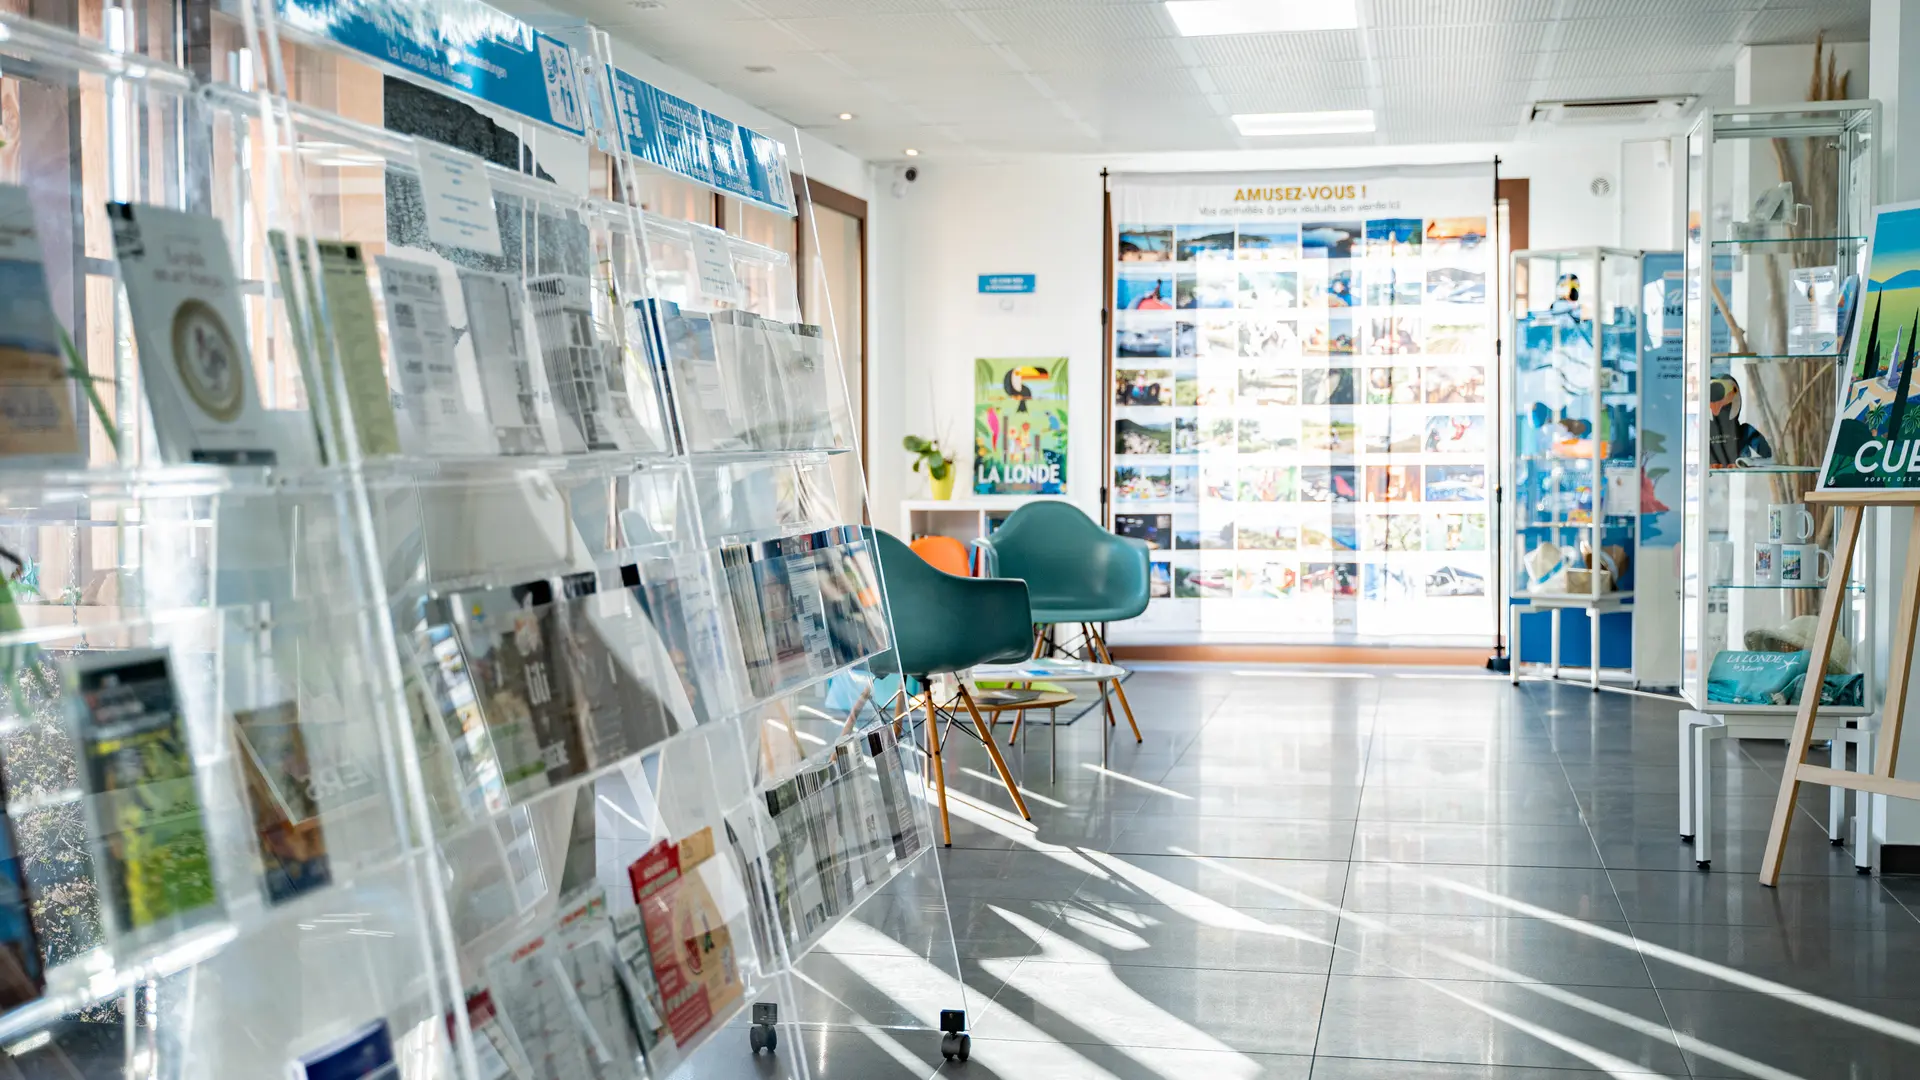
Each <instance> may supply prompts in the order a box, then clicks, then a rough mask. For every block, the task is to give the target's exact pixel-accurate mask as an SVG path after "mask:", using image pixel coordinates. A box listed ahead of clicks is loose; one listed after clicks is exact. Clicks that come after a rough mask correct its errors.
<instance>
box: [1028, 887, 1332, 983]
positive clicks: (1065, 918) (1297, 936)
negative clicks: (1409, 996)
mask: <svg viewBox="0 0 1920 1080" xmlns="http://www.w3.org/2000/svg"><path fill="white" fill-rule="evenodd" d="M1339 921H1340V919H1339V916H1337V915H1335V914H1332V913H1330V912H1320V911H1302V910H1298V909H1279V908H1232V907H1228V906H1227V905H1225V904H1218V903H1190V904H1181V905H1168V904H1121V903H1112V902H1108V901H1102V900H1092V899H1081V900H1076V901H1074V902H1072V903H1070V904H1066V905H1062V906H1061V907H1060V910H1059V917H1058V918H1057V919H1055V920H1054V921H1053V922H1052V923H1050V924H1049V925H1048V933H1049V939H1050V940H1049V941H1047V942H1043V943H1042V949H1041V952H1042V953H1044V954H1046V956H1047V957H1048V958H1056V959H1057V958H1061V956H1062V955H1063V954H1064V953H1065V952H1066V950H1069V949H1076V950H1082V951H1084V952H1086V953H1087V954H1089V955H1088V956H1086V957H1085V959H1086V960H1088V961H1089V962H1093V961H1096V960H1097V961H1098V962H1100V963H1112V964H1125V965H1128V966H1132V967H1198V968H1208V969H1235V970H1244V971H1292V972H1302V973H1308V974H1325V973H1326V971H1327V967H1328V964H1329V963H1330V962H1331V960H1332V959H1333V952H1334V946H1333V942H1334V934H1335V931H1336V928H1337V926H1338V924H1339ZM1051 939H1057V942H1056V941H1054V940H1051ZM1056 945H1057V947H1054V946H1056Z"/></svg>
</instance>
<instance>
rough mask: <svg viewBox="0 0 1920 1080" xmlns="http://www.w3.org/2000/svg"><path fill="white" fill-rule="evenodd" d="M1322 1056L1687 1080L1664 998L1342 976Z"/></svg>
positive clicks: (1604, 990) (1592, 989)
mask: <svg viewBox="0 0 1920 1080" xmlns="http://www.w3.org/2000/svg"><path fill="white" fill-rule="evenodd" d="M1543 990H1544V992H1542V991H1543ZM1622 1020H1625V1021H1626V1023H1621V1022H1620V1021H1622ZM1317 1053H1321V1054H1327V1055H1332V1056H1338V1057H1357V1058H1403V1059H1407V1060H1413V1061H1441V1062H1457V1063H1461V1064H1470V1065H1471V1064H1483V1065H1528V1066H1535V1067H1546V1068H1563V1069H1582V1068H1586V1069H1591V1068H1592V1067H1594V1066H1595V1065H1603V1066H1606V1067H1610V1066H1611V1063H1612V1062H1616V1061H1618V1062H1624V1063H1626V1064H1627V1065H1630V1066H1632V1067H1634V1068H1638V1069H1644V1070H1646V1071H1649V1072H1665V1073H1684V1072H1686V1064H1685V1062H1684V1061H1683V1060H1682V1059H1681V1056H1680V1052H1679V1050H1678V1049H1676V1048H1675V1046H1674V1045H1673V1042H1672V1033H1671V1031H1670V1030H1669V1029H1668V1027H1667V1022H1666V1019H1665V1014H1664V1013H1663V1012H1662V1011H1661V1007H1660V999H1659V997H1658V996H1656V994H1655V993H1654V991H1652V990H1630V989H1624V988H1619V987H1608V986H1579V987H1569V988H1564V989H1558V988H1553V987H1546V988H1538V987H1529V986H1522V985H1516V984H1513V983H1496V982H1464V981H1453V980H1420V979H1376V978H1364V977H1355V976H1345V975H1335V976H1333V978H1332V980H1331V981H1330V982H1329V983H1328V986H1327V1002H1326V1010H1325V1013H1324V1015H1323V1016H1322V1018H1321V1031H1320V1043H1319V1049H1318V1050H1317Z"/></svg>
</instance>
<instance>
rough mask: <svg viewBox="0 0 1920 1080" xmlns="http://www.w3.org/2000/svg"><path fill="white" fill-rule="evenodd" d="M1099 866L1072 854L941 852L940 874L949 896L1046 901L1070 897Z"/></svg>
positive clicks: (961, 849) (959, 850)
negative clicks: (1005, 897)
mask: <svg viewBox="0 0 1920 1080" xmlns="http://www.w3.org/2000/svg"><path fill="white" fill-rule="evenodd" d="M1096 868H1097V867H1096V864H1094V863H1093V862H1091V861H1090V860H1088V859H1087V858H1085V857H1084V856H1081V855H1075V854H1073V853H1071V852H1068V853H1062V854H1042V853H1040V852H1035V851H974V850H967V849H963V848H954V849H952V850H949V851H943V852H941V853H940V871H941V875H942V877H943V878H944V879H945V881H946V885H947V894H948V895H949V896H977V897H996V896H1010V897H1016V898H1020V899H1036V900H1046V899H1050V898H1053V897H1059V896H1071V895H1073V891H1074V890H1075V889H1078V888H1079V887H1080V885H1081V883H1082V882H1084V881H1085V880H1086V878H1087V875H1088V873H1090V872H1092V871H1093V870H1095V869H1096Z"/></svg>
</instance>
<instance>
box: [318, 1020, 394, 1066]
mask: <svg viewBox="0 0 1920 1080" xmlns="http://www.w3.org/2000/svg"><path fill="white" fill-rule="evenodd" d="M294 1068H295V1071H296V1074H297V1076H298V1078H299V1080H397V1078H398V1077H399V1075H400V1066H399V1064H398V1063H396V1062H395V1060H394V1057H393V1038H392V1036H391V1035H389V1034H388V1032H387V1022H386V1021H385V1020H375V1021H374V1022H373V1023H371V1024H368V1025H367V1026H366V1027H363V1028H361V1029H360V1030H358V1031H356V1032H354V1033H353V1034H351V1035H347V1036H344V1037H342V1038H339V1039H335V1040H334V1041H333V1042H330V1043H328V1044H327V1045H325V1046H323V1047H321V1048H320V1049H318V1050H314V1051H312V1052H311V1053H307V1054H302V1055H301V1056H300V1059H299V1060H298V1061H297V1062H295V1063H294Z"/></svg>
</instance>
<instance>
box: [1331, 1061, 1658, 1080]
mask: <svg viewBox="0 0 1920 1080" xmlns="http://www.w3.org/2000/svg"><path fill="white" fill-rule="evenodd" d="M1621 1075H1623V1074H1622V1073H1617V1072H1612V1073H1603V1072H1592V1071H1590V1070H1587V1069H1531V1068H1526V1067H1524V1066H1511V1065H1453V1064H1445V1063H1442V1062H1434V1061H1382V1060H1380V1059H1378V1058H1374V1059H1364V1058H1339V1057H1327V1056H1325V1055H1322V1056H1321V1057H1319V1058H1318V1059H1316V1060H1315V1061H1314V1063H1313V1080H1615V1078H1616V1077H1619V1076H1621ZM1624 1075H1627V1076H1631V1077H1633V1078H1634V1080H1641V1078H1642V1077H1645V1078H1647V1080H1684V1078H1685V1075H1686V1074H1684V1073H1676V1074H1671V1075H1670V1076H1662V1075H1661V1074H1658V1073H1625V1074H1624Z"/></svg>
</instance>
